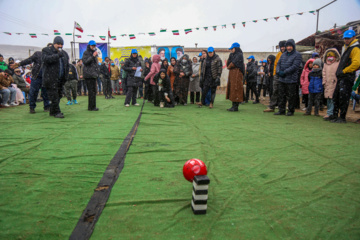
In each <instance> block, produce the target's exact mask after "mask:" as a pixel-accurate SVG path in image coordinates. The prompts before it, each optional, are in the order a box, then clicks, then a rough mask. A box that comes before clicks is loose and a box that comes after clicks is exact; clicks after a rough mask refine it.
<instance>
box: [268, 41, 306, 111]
mask: <svg viewBox="0 0 360 240" xmlns="http://www.w3.org/2000/svg"><path fill="white" fill-rule="evenodd" d="M285 47H286V52H284V53H283V54H282V55H281V57H280V60H279V62H278V64H277V66H276V74H277V75H278V76H279V112H276V113H274V115H285V114H286V101H288V102H289V106H288V109H289V110H288V112H287V114H286V116H293V115H294V112H295V104H296V84H297V82H298V76H299V69H300V64H301V63H302V58H301V54H300V53H299V52H298V51H296V49H295V41H294V39H289V40H287V41H286V44H285Z"/></svg>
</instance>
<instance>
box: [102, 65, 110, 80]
mask: <svg viewBox="0 0 360 240" xmlns="http://www.w3.org/2000/svg"><path fill="white" fill-rule="evenodd" d="M110 67H111V65H110V62H109V63H106V62H104V63H102V64H101V66H100V73H101V75H102V77H103V78H105V79H110V77H111V68H110Z"/></svg>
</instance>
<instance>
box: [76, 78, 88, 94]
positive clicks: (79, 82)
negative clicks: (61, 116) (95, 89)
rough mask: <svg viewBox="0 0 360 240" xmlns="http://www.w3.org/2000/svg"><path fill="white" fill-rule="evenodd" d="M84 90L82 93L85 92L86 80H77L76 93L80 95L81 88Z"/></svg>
mask: <svg viewBox="0 0 360 240" xmlns="http://www.w3.org/2000/svg"><path fill="white" fill-rule="evenodd" d="M82 89H83V90H84V94H86V93H87V87H86V81H85V80H79V81H78V85H77V91H78V95H79V96H81V90H82Z"/></svg>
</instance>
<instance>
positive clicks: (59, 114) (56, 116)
mask: <svg viewBox="0 0 360 240" xmlns="http://www.w3.org/2000/svg"><path fill="white" fill-rule="evenodd" d="M54 117H55V118H64V115H63V114H62V113H58V114H56V115H55V116H54Z"/></svg>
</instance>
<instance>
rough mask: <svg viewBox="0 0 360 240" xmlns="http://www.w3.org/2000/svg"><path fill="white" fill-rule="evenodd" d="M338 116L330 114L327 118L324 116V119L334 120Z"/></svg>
mask: <svg viewBox="0 0 360 240" xmlns="http://www.w3.org/2000/svg"><path fill="white" fill-rule="evenodd" d="M336 118H337V117H335V116H334V115H330V116H328V117H327V118H325V117H324V121H332V120H334V119H336Z"/></svg>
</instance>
